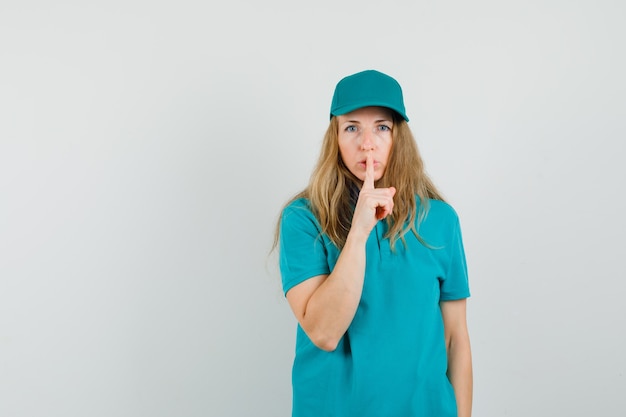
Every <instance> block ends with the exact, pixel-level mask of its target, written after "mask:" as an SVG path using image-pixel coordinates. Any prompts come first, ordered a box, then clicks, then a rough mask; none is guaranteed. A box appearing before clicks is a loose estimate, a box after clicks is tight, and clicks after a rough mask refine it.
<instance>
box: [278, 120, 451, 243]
mask: <svg viewBox="0 0 626 417" xmlns="http://www.w3.org/2000/svg"><path fill="white" fill-rule="evenodd" d="M338 135H339V124H338V122H337V118H336V117H333V118H332V119H331V120H330V124H329V126H328V129H327V130H326V134H325V135H324V140H323V142H322V149H321V152H320V156H319V159H318V161H317V165H316V167H315V169H314V170H313V173H312V175H311V179H310V181H309V185H308V186H307V187H306V188H305V189H304V190H303V191H301V192H300V193H298V194H297V195H296V196H294V197H293V198H292V199H291V200H289V201H288V202H287V203H286V204H285V207H286V206H287V205H289V204H290V203H291V202H293V201H294V200H297V199H299V198H306V199H308V200H309V204H310V206H311V210H312V211H313V214H314V215H315V217H316V218H317V220H318V222H319V224H320V226H321V228H322V233H324V234H326V235H327V236H328V238H329V239H330V240H331V241H332V242H333V243H334V244H335V246H337V247H338V248H339V249H341V248H343V246H344V245H345V243H346V238H347V237H348V232H349V231H350V226H351V223H352V214H353V211H354V207H355V205H356V200H357V198H358V195H359V188H360V185H361V181H360V180H359V179H358V178H356V177H355V176H354V175H353V174H352V173H351V172H350V170H349V169H348V168H347V167H346V166H345V164H344V163H343V160H342V159H341V155H340V153H339V143H338ZM390 186H393V187H395V188H396V190H397V191H396V194H395V196H394V199H393V200H394V207H393V213H392V214H391V216H388V217H387V218H386V221H387V224H388V226H389V228H388V231H387V234H386V235H385V237H386V238H389V240H390V245H391V248H392V249H393V248H395V244H396V243H397V241H398V239H400V240H401V241H402V242H404V235H406V234H407V233H408V232H409V231H411V232H413V233H414V234H415V236H416V237H417V238H418V239H419V240H420V241H421V242H422V243H426V242H424V241H423V239H422V238H421V237H420V235H419V233H418V228H419V224H420V223H421V222H422V221H423V220H424V218H425V217H426V214H427V212H428V207H429V205H428V200H429V199H434V200H442V201H444V198H443V197H442V195H441V194H440V193H439V191H437V189H436V188H435V185H434V184H433V182H432V181H431V179H430V178H429V177H428V175H427V174H426V172H425V170H424V163H423V161H422V157H421V156H420V154H419V150H418V149H417V143H416V142H415V138H414V137H413V134H412V133H411V129H410V128H409V125H408V124H407V122H406V121H405V120H404V119H403V118H402V117H400V116H398V115H397V114H395V113H394V121H393V129H392V145H391V152H390V154H389V161H388V163H387V167H386V169H385V173H384V174H383V176H382V178H380V180H378V182H377V183H376V187H381V188H382V187H390ZM417 199H419V201H420V204H419V208H418V204H417ZM279 235H280V219H279V221H278V224H277V225H276V232H275V234H274V245H273V247H274V248H275V247H276V245H277V244H278V239H279Z"/></svg>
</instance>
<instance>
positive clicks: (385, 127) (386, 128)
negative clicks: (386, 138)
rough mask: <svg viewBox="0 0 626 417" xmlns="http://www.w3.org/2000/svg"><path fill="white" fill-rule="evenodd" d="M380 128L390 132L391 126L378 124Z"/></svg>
mask: <svg viewBox="0 0 626 417" xmlns="http://www.w3.org/2000/svg"><path fill="white" fill-rule="evenodd" d="M378 130H382V131H383V132H389V131H391V128H390V127H389V126H387V125H380V126H378Z"/></svg>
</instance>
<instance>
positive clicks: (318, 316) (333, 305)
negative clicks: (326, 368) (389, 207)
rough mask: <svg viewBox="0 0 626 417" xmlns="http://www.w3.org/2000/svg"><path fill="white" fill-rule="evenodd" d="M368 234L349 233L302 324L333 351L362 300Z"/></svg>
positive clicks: (311, 334) (320, 342) (314, 338)
mask: <svg viewBox="0 0 626 417" xmlns="http://www.w3.org/2000/svg"><path fill="white" fill-rule="evenodd" d="M366 241H367V237H358V236H356V234H353V235H348V239H347V241H346V244H345V246H344V247H343V249H342V251H341V253H340V255H339V258H338V259H337V263H336V264H335V268H334V269H333V271H332V272H331V274H330V275H328V277H327V278H326V280H325V281H324V282H323V283H322V285H320V286H319V287H318V288H317V289H316V290H315V292H314V293H313V295H312V296H311V298H310V299H309V301H308V303H307V306H306V310H305V312H304V316H303V318H302V323H301V324H302V327H303V328H304V330H305V332H306V333H307V334H308V336H309V337H310V338H311V340H312V341H313V342H314V343H315V344H316V345H317V346H318V347H320V348H321V349H324V350H328V351H332V350H334V349H335V347H336V346H337V343H339V340H340V339H341V337H343V335H344V334H345V332H346V330H347V329H348V327H349V326H350V323H351V322H352V319H353V318H354V315H355V314H356V310H357V308H358V306H359V302H360V301H361V294H362V292H363V280H364V276H365V242H366Z"/></svg>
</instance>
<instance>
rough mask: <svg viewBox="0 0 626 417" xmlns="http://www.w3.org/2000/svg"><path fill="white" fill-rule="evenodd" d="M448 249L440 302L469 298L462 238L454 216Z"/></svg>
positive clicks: (459, 226) (457, 221)
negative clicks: (447, 261) (447, 260)
mask: <svg viewBox="0 0 626 417" xmlns="http://www.w3.org/2000/svg"><path fill="white" fill-rule="evenodd" d="M446 247H447V249H448V259H449V264H448V267H447V269H446V273H445V276H444V277H443V279H442V280H441V286H440V296H439V299H440V300H441V301H450V300H460V299H462V298H467V297H469V296H470V290H469V280H468V276H467V263H466V260H465V250H464V248H463V237H462V234H461V225H460V223H459V219H458V217H457V216H456V215H455V216H454V227H453V229H452V234H451V239H450V241H449V243H448V244H447V245H446Z"/></svg>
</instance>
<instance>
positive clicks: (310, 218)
mask: <svg viewBox="0 0 626 417" xmlns="http://www.w3.org/2000/svg"><path fill="white" fill-rule="evenodd" d="M324 245H325V244H324V239H323V238H322V235H321V232H320V227H319V223H318V222H317V220H316V219H315V216H314V215H313V213H312V212H311V211H310V210H309V209H308V207H307V206H306V205H305V204H304V203H302V202H299V201H296V202H295V203H292V204H290V205H289V206H287V207H286V208H285V209H284V210H283V213H282V216H281V221H280V243H279V251H280V252H279V265H280V273H281V278H282V284H283V292H284V293H285V294H287V291H289V290H290V289H291V288H293V287H294V286H296V285H298V284H300V283H301V282H303V281H305V280H307V279H309V278H313V277H315V276H318V275H324V274H329V273H330V270H329V267H328V260H327V251H326V248H325V246H324Z"/></svg>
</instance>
